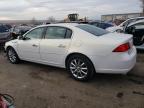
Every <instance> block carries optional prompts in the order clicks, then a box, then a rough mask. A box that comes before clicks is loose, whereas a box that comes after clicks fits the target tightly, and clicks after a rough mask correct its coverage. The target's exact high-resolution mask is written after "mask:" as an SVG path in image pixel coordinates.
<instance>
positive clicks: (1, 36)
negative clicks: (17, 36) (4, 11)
mask: <svg viewBox="0 0 144 108" xmlns="http://www.w3.org/2000/svg"><path fill="white" fill-rule="evenodd" d="M9 40H11V35H10V30H9V28H8V27H7V26H5V25H3V24H0V44H4V43H5V42H7V41H9Z"/></svg>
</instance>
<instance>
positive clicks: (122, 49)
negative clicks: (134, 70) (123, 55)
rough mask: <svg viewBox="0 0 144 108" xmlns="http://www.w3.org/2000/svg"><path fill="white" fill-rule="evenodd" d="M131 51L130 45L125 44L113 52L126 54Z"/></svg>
mask: <svg viewBox="0 0 144 108" xmlns="http://www.w3.org/2000/svg"><path fill="white" fill-rule="evenodd" d="M129 49H130V44H129V43H125V44H122V45H120V46H118V47H117V48H116V49H114V50H113V52H126V51H128V50H129Z"/></svg>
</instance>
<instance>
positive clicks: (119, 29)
mask: <svg viewBox="0 0 144 108" xmlns="http://www.w3.org/2000/svg"><path fill="white" fill-rule="evenodd" d="M143 19H144V17H136V18H130V19H127V20H126V21H124V22H123V23H121V24H120V25H119V26H114V27H109V28H107V29H106V30H108V31H110V32H118V33H120V32H123V29H124V27H126V26H128V25H129V24H130V23H132V22H136V21H139V20H143Z"/></svg>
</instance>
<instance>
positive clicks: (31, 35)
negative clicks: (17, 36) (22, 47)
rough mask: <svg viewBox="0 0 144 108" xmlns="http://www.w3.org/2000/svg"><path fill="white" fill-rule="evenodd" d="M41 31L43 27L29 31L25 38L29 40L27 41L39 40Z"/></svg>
mask: <svg viewBox="0 0 144 108" xmlns="http://www.w3.org/2000/svg"><path fill="white" fill-rule="evenodd" d="M43 30H44V28H43V27H41V28H37V29H34V30H32V31H30V32H29V33H28V34H26V36H25V37H26V38H29V39H41V38H42V34H43Z"/></svg>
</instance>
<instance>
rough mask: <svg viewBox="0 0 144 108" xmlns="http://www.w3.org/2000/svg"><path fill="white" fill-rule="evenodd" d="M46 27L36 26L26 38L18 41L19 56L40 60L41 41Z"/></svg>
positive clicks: (25, 58)
mask: <svg viewBox="0 0 144 108" xmlns="http://www.w3.org/2000/svg"><path fill="white" fill-rule="evenodd" d="M43 31H44V28H43V27H40V28H36V29H33V30H31V31H30V32H28V33H27V34H26V35H24V39H22V40H20V41H19V43H18V53H19V56H20V57H21V58H22V59H24V60H32V61H39V60H40V52H39V51H40V41H41V39H42V35H43Z"/></svg>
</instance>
